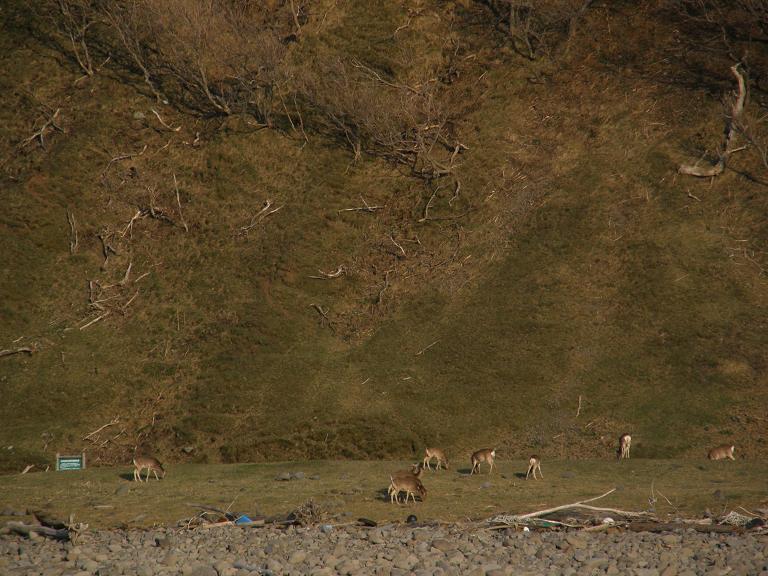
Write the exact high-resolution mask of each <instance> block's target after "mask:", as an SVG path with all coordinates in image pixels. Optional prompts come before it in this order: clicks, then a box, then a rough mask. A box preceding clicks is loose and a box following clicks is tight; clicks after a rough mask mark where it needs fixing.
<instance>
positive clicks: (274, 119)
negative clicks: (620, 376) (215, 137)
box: [37, 0, 455, 178]
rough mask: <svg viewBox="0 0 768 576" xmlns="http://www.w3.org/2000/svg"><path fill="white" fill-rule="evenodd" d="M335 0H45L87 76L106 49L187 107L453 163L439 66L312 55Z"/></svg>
mask: <svg viewBox="0 0 768 576" xmlns="http://www.w3.org/2000/svg"><path fill="white" fill-rule="evenodd" d="M326 4H328V6H326ZM334 5H335V4H334V3H332V2H331V3H324V2H323V1H322V0H318V1H316V2H312V3H310V2H308V0H264V1H259V2H255V1H251V0H46V2H44V3H43V4H38V5H37V9H38V10H43V11H44V14H45V15H46V17H47V18H48V19H49V20H51V21H52V22H53V23H54V24H55V26H54V30H55V35H56V37H57V39H58V41H59V44H60V46H61V47H62V49H66V50H67V51H68V52H69V53H70V54H71V55H72V58H73V60H74V61H76V62H77V64H78V65H79V66H80V67H81V68H82V70H83V71H84V72H85V75H87V76H90V75H93V73H94V70H95V68H96V67H97V64H95V63H94V59H95V58H96V56H95V55H98V60H99V61H103V60H104V59H106V58H109V59H111V60H112V62H113V63H117V64H118V65H119V66H120V67H121V69H123V70H126V71H130V72H132V73H136V74H137V75H138V76H137V77H138V78H141V79H142V80H143V84H144V85H145V86H146V88H147V89H148V90H149V91H151V92H152V94H153V95H154V96H155V97H156V98H157V99H158V100H159V101H162V102H165V103H170V104H172V105H174V106H176V107H178V108H180V109H184V110H187V111H189V112H192V113H196V114H199V115H202V116H206V117H211V116H227V115H233V114H247V115H249V116H251V117H253V118H254V119H255V120H256V121H257V122H258V123H260V124H263V125H267V126H271V127H279V128H280V127H281V128H285V129H290V127H291V126H292V127H293V128H294V129H297V125H298V127H300V128H301V130H302V132H304V131H305V129H306V131H312V130H315V131H323V132H331V133H332V134H333V135H334V136H336V137H338V138H339V139H340V140H341V141H343V142H345V143H348V144H349V146H350V147H351V149H352V150H353V152H354V154H355V158H357V157H359V156H360V155H361V154H362V153H367V154H372V155H376V156H380V157H384V158H387V159H388V160H390V161H393V162H396V163H398V164H402V165H406V166H408V167H410V169H411V170H412V171H413V173H414V174H416V175H419V176H423V177H427V178H431V177H434V176H440V175H443V174H445V173H448V172H449V171H450V166H449V164H450V159H451V151H452V150H453V149H454V148H455V143H453V144H452V143H450V142H449V141H448V139H447V135H448V133H449V131H448V128H447V125H448V123H449V119H450V114H449V113H448V109H447V107H446V106H444V105H443V104H442V103H441V100H442V92H443V88H444V84H443V82H441V81H440V80H439V78H440V73H439V71H435V74H434V75H433V76H434V77H432V78H424V79H422V80H419V81H417V82H415V83H414V82H413V80H412V79H410V80H409V82H410V84H406V83H404V82H403V81H401V80H399V79H398V78H397V77H396V74H395V73H393V72H391V71H385V70H382V69H377V68H375V67H373V66H370V65H368V64H366V63H364V62H361V61H360V60H359V59H356V58H354V57H352V56H350V55H348V54H342V53H335V52H333V51H330V50H320V51H319V53H322V54H323V56H322V57H320V56H316V57H314V58H307V57H306V52H307V51H304V52H302V51H301V44H302V42H304V41H305V40H307V39H309V38H311V37H312V35H313V34H315V33H316V31H317V28H318V25H319V22H320V21H321V20H324V18H325V15H326V14H327V10H328V9H330V8H329V6H330V7H332V6H334ZM316 44H317V45H318V47H319V48H320V47H322V43H320V42H316ZM297 133H298V129H297ZM303 135H304V136H306V132H304V134H303ZM439 158H442V161H441V160H440V159H439Z"/></svg>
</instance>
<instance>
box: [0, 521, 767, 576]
mask: <svg viewBox="0 0 768 576" xmlns="http://www.w3.org/2000/svg"><path fill="white" fill-rule="evenodd" d="M0 574H3V575H7V576H11V575H16V574H24V575H33V574H37V575H41V576H63V575H66V576H74V575H77V576H87V575H93V574H96V575H99V576H112V575H120V574H126V575H129V574H130V575H134V574H135V575H137V576H161V575H168V576H170V575H179V574H181V575H185V576H246V575H254V574H274V575H278V574H317V575H334V574H388V575H395V574H403V575H405V574H416V575H422V574H423V575H427V574H428V575H440V574H444V575H448V574H457V575H458V574H462V575H464V574H470V575H488V576H496V575H505V574H515V575H528V574H530V575H533V574H547V575H549V574H552V575H555V574H557V575H569V574H579V575H581V574H584V575H591V574H621V575H636V576H673V575H676V574H677V575H681V576H682V575H690V576H694V575H700V574H707V575H709V574H712V575H722V574H738V575H742V574H766V575H768V536H766V535H755V534H744V535H738V536H736V535H715V534H702V533H697V532H694V531H692V530H686V531H679V532H672V533H666V534H652V533H632V532H622V533H614V534H602V533H594V534H584V533H577V532H556V533H537V532H527V533H526V532H509V533H506V531H488V530H482V529H481V530H478V529H477V528H468V527H462V526H461V525H451V526H439V527H434V526H433V527H412V526H403V525H391V526H384V527H377V528H362V527H357V526H348V527H334V526H330V525H324V526H318V527H311V528H302V527H290V528H288V529H277V528H274V527H267V528H247V529H242V528H237V527H227V528H210V529H200V530H196V531H191V532H190V531H183V532H179V531H175V530H168V529H163V530H150V531H139V530H128V531H122V530H104V531H96V532H87V533H85V534H84V535H83V536H82V537H81V539H80V540H79V541H78V542H77V545H73V544H72V543H60V542H55V541H51V540H46V539H43V538H41V537H35V538H32V539H30V540H27V539H25V538H21V537H18V536H12V535H4V536H2V537H1V538H0Z"/></svg>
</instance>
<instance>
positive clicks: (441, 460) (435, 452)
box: [423, 448, 448, 470]
mask: <svg viewBox="0 0 768 576" xmlns="http://www.w3.org/2000/svg"><path fill="white" fill-rule="evenodd" d="M432 458H436V459H437V467H436V468H435V470H440V464H442V465H443V466H445V469H446V470H448V460H446V458H445V452H443V451H442V450H441V449H440V448H427V449H426V450H424V462H423V464H424V466H426V467H427V468H428V469H429V470H432V468H431V467H430V465H429V463H430V462H431V461H432Z"/></svg>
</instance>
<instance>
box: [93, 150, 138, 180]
mask: <svg viewBox="0 0 768 576" xmlns="http://www.w3.org/2000/svg"><path fill="white" fill-rule="evenodd" d="M147 148H148V145H147V144H144V147H143V148H142V149H141V151H140V152H131V153H128V154H120V155H119V156H115V157H114V158H112V159H111V160H110V161H109V162H107V167H106V168H104V172H102V173H101V176H102V177H104V176H106V174H107V171H109V168H110V167H111V166H112V164H113V163H115V162H119V161H120V160H127V159H128V158H134V157H136V156H141V155H142V154H144V152H146V151H147Z"/></svg>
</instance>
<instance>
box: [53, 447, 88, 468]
mask: <svg viewBox="0 0 768 576" xmlns="http://www.w3.org/2000/svg"><path fill="white" fill-rule="evenodd" d="M56 470H57V471H61V470H85V452H83V453H82V454H77V455H74V456H62V455H61V454H59V453H58V452H56Z"/></svg>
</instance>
